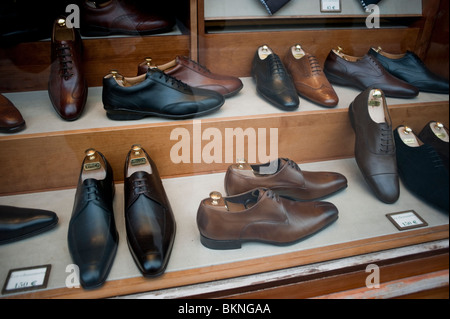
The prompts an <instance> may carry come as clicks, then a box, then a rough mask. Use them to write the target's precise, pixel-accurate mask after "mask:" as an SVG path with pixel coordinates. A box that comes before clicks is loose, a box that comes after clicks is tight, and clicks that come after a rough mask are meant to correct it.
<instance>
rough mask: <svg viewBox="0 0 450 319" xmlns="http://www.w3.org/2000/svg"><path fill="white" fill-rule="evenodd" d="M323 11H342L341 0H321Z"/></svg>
mask: <svg viewBox="0 0 450 319" xmlns="http://www.w3.org/2000/svg"><path fill="white" fill-rule="evenodd" d="M320 11H321V12H341V11H342V9H341V0H320Z"/></svg>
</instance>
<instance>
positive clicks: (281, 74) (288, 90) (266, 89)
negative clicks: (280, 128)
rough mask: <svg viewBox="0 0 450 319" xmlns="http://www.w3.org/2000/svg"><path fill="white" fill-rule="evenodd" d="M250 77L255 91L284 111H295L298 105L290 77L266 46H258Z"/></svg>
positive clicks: (277, 57)
mask: <svg viewBox="0 0 450 319" xmlns="http://www.w3.org/2000/svg"><path fill="white" fill-rule="evenodd" d="M252 77H253V79H254V80H255V83H256V91H257V92H258V94H260V95H261V96H262V97H263V98H264V99H266V100H267V101H268V102H270V103H271V104H273V105H274V106H276V107H278V108H279V109H281V110H284V111H295V110H296V109H298V107H299V105H300V99H299V97H298V93H297V90H296V88H295V86H294V83H293V80H292V77H291V76H290V74H289V73H288V72H287V70H286V68H285V67H284V65H283V63H282V62H281V59H280V57H279V56H278V55H277V54H275V53H274V52H273V51H272V50H271V49H270V48H269V47H268V46H267V45H263V46H260V47H259V48H258V50H257V51H256V53H255V56H254V57H253V63H252Z"/></svg>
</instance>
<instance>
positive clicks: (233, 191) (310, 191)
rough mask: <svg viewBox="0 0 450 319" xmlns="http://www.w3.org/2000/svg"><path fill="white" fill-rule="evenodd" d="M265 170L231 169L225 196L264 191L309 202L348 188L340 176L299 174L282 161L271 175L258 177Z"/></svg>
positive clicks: (253, 167) (296, 168)
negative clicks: (257, 189) (264, 189)
mask: <svg viewBox="0 0 450 319" xmlns="http://www.w3.org/2000/svg"><path fill="white" fill-rule="evenodd" d="M272 166H273V167H274V166H275V165H272ZM264 167H265V168H267V167H268V165H267V164H264V165H251V166H250V165H248V166H247V167H246V168H245V167H244V169H242V168H240V167H239V165H230V166H229V167H228V169H227V172H226V174H225V191H226V192H227V194H228V195H237V194H241V193H245V192H247V191H250V190H252V189H254V188H258V187H265V188H270V189H271V190H273V191H274V192H276V193H277V194H278V195H280V196H283V197H287V198H290V199H294V200H299V201H308V200H317V199H320V198H324V197H327V196H329V195H331V194H334V193H336V192H338V191H340V190H342V189H345V188H346V187H347V179H346V178H345V176H344V175H342V174H339V173H335V172H308V171H302V170H301V169H300V167H299V166H298V165H297V164H296V163H295V162H293V161H291V160H289V159H285V158H280V159H278V164H277V166H276V167H277V170H276V172H274V173H273V174H261V172H263V168H264Z"/></svg>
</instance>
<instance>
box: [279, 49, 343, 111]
mask: <svg viewBox="0 0 450 319" xmlns="http://www.w3.org/2000/svg"><path fill="white" fill-rule="evenodd" d="M283 62H284V65H285V66H286V69H287V70H288V71H289V73H290V74H291V76H292V79H293V81H294V85H295V88H296V89H297V93H298V94H300V95H301V96H302V97H304V98H306V99H308V100H310V101H312V102H314V103H317V104H319V105H321V106H324V107H329V108H331V107H335V106H336V105H337V104H338V103H339V97H338V96H337V94H336V91H335V90H334V88H333V87H332V86H331V84H330V82H328V79H327V77H326V76H325V74H324V73H323V70H322V67H321V66H320V64H319V62H318V61H317V58H316V57H315V56H314V55H311V54H310V53H308V52H306V51H304V50H303V48H302V47H301V46H300V45H299V44H297V45H294V46H292V47H291V48H290V49H289V51H288V52H287V54H286V55H285V57H284V61H283Z"/></svg>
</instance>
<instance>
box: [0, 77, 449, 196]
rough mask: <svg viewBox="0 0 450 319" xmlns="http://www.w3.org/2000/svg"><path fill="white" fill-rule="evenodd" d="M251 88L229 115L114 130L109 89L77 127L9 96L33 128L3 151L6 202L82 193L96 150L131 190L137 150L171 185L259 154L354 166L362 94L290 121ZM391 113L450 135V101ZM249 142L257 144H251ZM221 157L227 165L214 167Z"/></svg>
mask: <svg viewBox="0 0 450 319" xmlns="http://www.w3.org/2000/svg"><path fill="white" fill-rule="evenodd" d="M241 79H242V82H243V83H244V87H243V89H242V91H241V92H239V93H238V94H237V95H236V96H234V97H231V98H228V99H226V101H225V104H224V105H223V106H222V107H221V109H220V110H219V111H217V112H215V113H213V114H210V115H208V116H204V117H199V118H195V119H192V120H182V121H173V120H166V119H162V118H156V117H148V118H145V119H142V120H136V121H113V120H110V119H108V118H107V116H106V112H105V110H104V109H103V103H102V100H101V94H102V88H101V87H93V88H89V95H88V100H87V104H86V109H85V111H84V113H83V114H82V116H81V117H80V118H79V119H78V120H77V121H73V122H67V121H64V120H62V119H61V118H59V116H58V115H57V113H56V112H55V111H54V109H53V107H52V105H51V103H50V99H49V97H48V93H47V91H36V92H22V93H8V94H5V96H7V97H8V98H9V99H10V100H11V101H12V102H13V103H14V104H15V105H16V107H17V108H18V109H19V111H20V112H21V113H22V115H23V117H24V119H25V121H26V123H27V128H26V129H25V130H24V131H22V132H20V133H17V134H11V135H7V134H0V149H2V150H7V151H4V152H1V153H0V163H2V165H1V166H0V177H1V180H2V183H0V195H2V194H3V195H5V194H13V193H17V192H34V191H45V190H50V189H55V188H70V187H75V186H76V183H77V179H74V176H76V175H77V174H78V172H79V170H80V165H81V161H82V159H83V157H84V151H85V150H86V149H88V148H96V149H98V150H99V151H101V152H102V153H103V154H104V155H105V156H106V157H107V158H108V160H109V162H110V163H111V166H112V168H113V171H114V174H115V175H114V177H115V179H116V180H117V181H121V180H123V177H122V174H123V166H124V160H125V156H126V154H127V152H128V150H129V149H130V147H131V145H133V144H141V145H142V146H143V147H144V148H145V149H146V150H148V151H150V152H151V154H152V157H153V159H154V160H155V161H156V162H157V163H158V166H159V170H160V174H161V176H162V177H176V176H185V175H192V174H206V173H214V172H223V171H224V170H225V169H226V168H227V166H228V165H229V164H230V163H232V162H234V161H236V160H237V158H239V157H247V158H249V160H251V157H250V156H248V155H249V154H250V153H252V154H253V157H254V160H255V162H257V161H259V162H262V163H264V162H266V160H265V158H264V157H271V158H274V157H277V156H276V155H277V153H278V154H287V153H289V156H290V157H291V159H292V160H294V161H297V162H314V161H325V160H331V159H338V158H349V157H353V156H354V155H353V151H354V132H353V130H352V128H351V125H350V121H349V119H348V114H347V110H348V106H349V104H350V103H351V102H352V101H353V100H354V99H355V97H356V96H357V95H358V94H359V93H360V92H359V91H358V90H355V89H352V88H346V87H340V86H335V89H336V91H337V93H338V96H339V98H340V102H339V104H338V106H337V107H336V108H333V109H327V108H323V107H321V106H318V105H316V104H313V103H312V102H309V101H308V100H306V99H303V98H301V102H300V107H299V109H298V111H295V112H284V111H281V110H279V109H277V108H276V107H274V106H273V105H271V104H269V103H268V102H266V101H265V100H264V99H262V98H261V97H260V96H259V95H257V94H256V87H255V84H254V83H253V80H252V79H251V78H241ZM387 103H388V105H389V108H390V112H391V117H392V120H393V126H394V127H396V126H397V125H402V124H403V125H407V126H409V127H411V128H413V130H415V131H420V130H422V128H423V127H424V126H425V125H426V124H427V123H428V122H429V121H441V122H442V123H444V124H445V125H447V126H448V117H449V115H448V114H449V113H448V112H449V102H448V95H442V94H431V93H420V94H419V96H418V97H416V98H414V99H392V98H388V99H387ZM227 132H228V133H229V134H230V135H228V136H231V137H229V138H227ZM208 134H213V135H208ZM246 134H247V135H246ZM249 134H250V135H251V136H252V138H253V139H254V142H249V141H248V136H250V135H249ZM241 138H242V139H241ZM270 139H272V142H271V143H270V145H269V140H270ZM238 140H241V142H240V141H238ZM210 143H212V144H213V145H214V146H215V147H216V149H215V151H214V152H212V151H211V150H208V148H207V146H208V145H209V146H211V144H210ZM255 144H256V145H257V147H256V148H255ZM230 145H231V146H230ZM181 146H183V147H182V148H181ZM271 146H273V147H274V149H271ZM251 147H253V148H251ZM275 147H276V149H275ZM208 151H209V153H208ZM211 153H213V155H216V156H217V157H215V158H212V159H211V158H206V157H208V154H211ZM242 153H243V154H244V155H245V156H242V155H239V154H242ZM205 154H206V155H205ZM204 155H205V156H204Z"/></svg>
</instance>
